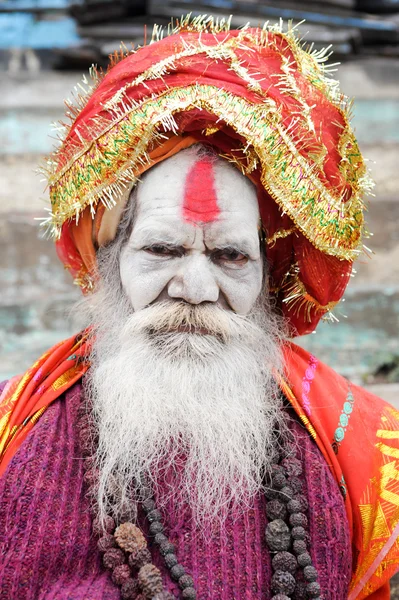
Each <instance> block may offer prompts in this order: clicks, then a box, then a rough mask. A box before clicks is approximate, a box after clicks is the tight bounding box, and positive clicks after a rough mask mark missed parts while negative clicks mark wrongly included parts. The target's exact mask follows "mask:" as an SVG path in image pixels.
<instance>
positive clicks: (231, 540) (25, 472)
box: [0, 384, 351, 600]
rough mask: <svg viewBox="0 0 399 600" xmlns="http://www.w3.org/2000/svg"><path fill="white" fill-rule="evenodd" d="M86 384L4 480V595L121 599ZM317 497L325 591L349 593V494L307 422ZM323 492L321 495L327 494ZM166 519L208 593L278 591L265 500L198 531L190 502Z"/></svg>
mask: <svg viewBox="0 0 399 600" xmlns="http://www.w3.org/2000/svg"><path fill="white" fill-rule="evenodd" d="M81 397H82V388H81V385H80V384H76V385H75V386H74V387H73V388H72V389H71V390H70V391H69V392H67V393H66V395H65V396H64V397H62V398H61V399H60V400H57V401H56V402H55V403H54V404H53V405H52V406H50V408H49V409H48V410H47V411H46V412H45V413H44V415H43V416H42V417H41V419H40V420H39V422H38V424H37V425H36V426H35V428H34V429H33V431H32V432H31V434H30V436H29V437H28V438H27V440H26V441H25V443H24V444H23V446H22V447H21V448H20V450H19V451H18V453H17V454H16V455H15V457H14V458H13V460H12V461H11V463H10V465H9V466H8V469H7V471H6V473H5V475H4V477H3V478H2V480H1V481H0V546H1V548H2V552H1V554H0V598H1V600H14V599H15V598H18V600H53V599H57V600H72V599H73V600H117V599H119V598H120V591H119V589H118V588H117V587H116V586H115V585H114V584H113V583H112V581H111V578H110V576H109V574H108V573H107V572H106V571H105V570H104V568H103V567H102V565H101V560H100V554H99V552H98V550H97V547H96V541H97V540H96V538H95V536H94V535H93V533H92V527H91V516H90V510H89V503H88V499H87V498H86V496H85V487H84V484H83V464H82V462H83V461H82V460H80V457H81V454H80V450H79V443H78V432H77V427H76V423H77V410H78V407H79V405H80V402H81ZM292 431H293V433H294V435H295V437H296V439H297V442H298V445H299V447H300V448H301V459H302V461H303V462H304V465H305V471H304V481H305V482H306V487H307V490H308V492H307V493H308V500H309V506H310V510H309V532H310V536H311V544H310V547H311V552H312V560H313V564H314V566H315V567H316V568H317V569H318V571H319V581H320V584H321V588H322V590H323V596H324V597H325V598H328V599H329V600H344V598H346V597H347V589H348V584H349V580H350V573H351V549H350V539H349V531H348V526H347V521H346V516H345V510H344V505H343V500H342V497H341V494H340V492H339V489H338V486H337V484H336V482H335V481H334V479H333V477H332V475H331V473H330V471H329V470H328V467H327V465H326V463H325V461H324V459H323V458H322V456H321V454H320V452H319V450H318V449H317V447H316V446H315V444H314V442H313V441H312V440H311V438H310V437H309V436H308V434H307V433H306V432H305V430H304V429H303V428H302V427H301V425H299V424H298V423H297V422H293V424H292ZM320 500H321V501H320ZM164 524H165V528H166V530H167V534H168V536H169V538H170V540H171V541H172V542H173V543H174V544H175V546H176V553H177V557H178V559H179V562H180V563H182V564H183V565H184V566H185V568H186V571H187V572H188V573H190V574H191V575H192V577H193V579H194V582H195V586H196V589H197V591H198V598H199V599H201V600H205V599H209V600H211V599H214V598H220V599H221V600H231V598H235V599H236V600H244V599H245V600H256V599H259V600H260V599H268V598H270V597H271V594H270V582H271V573H272V569H271V560H270V556H269V553H268V550H267V547H266V543H265V540H264V530H265V527H266V524H267V520H266V516H265V500H264V498H263V497H262V496H259V497H257V498H256V499H255V502H254V506H253V507H252V508H250V509H248V510H246V511H244V513H243V514H242V513H241V514H238V513H237V514H231V515H230V517H229V519H228V520H227V523H226V525H225V527H224V528H223V530H219V529H218V530H216V531H213V532H212V533H211V534H209V536H208V538H207V537H204V536H203V535H202V534H200V533H198V532H197V531H196V529H195V527H194V525H193V523H192V520H191V511H190V508H189V507H188V506H182V507H181V508H180V510H179V511H176V512H170V511H169V510H168V509H167V507H166V509H165V510H164ZM153 558H154V563H155V564H156V565H157V566H158V567H159V568H160V570H161V572H162V575H163V579H164V584H165V586H166V588H167V589H168V590H169V591H171V592H172V593H174V594H175V595H176V596H178V589H177V586H176V585H175V584H174V583H173V582H172V581H171V580H170V578H169V576H168V574H167V572H166V569H165V566H164V565H163V562H162V559H161V557H160V556H158V555H157V553H156V552H153Z"/></svg>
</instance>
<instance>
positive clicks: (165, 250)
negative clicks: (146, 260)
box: [143, 244, 184, 256]
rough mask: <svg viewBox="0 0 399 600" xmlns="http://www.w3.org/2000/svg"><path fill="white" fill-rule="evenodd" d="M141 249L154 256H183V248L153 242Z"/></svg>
mask: <svg viewBox="0 0 399 600" xmlns="http://www.w3.org/2000/svg"><path fill="white" fill-rule="evenodd" d="M143 250H145V252H148V253H149V254H153V255H154V256H183V254H184V249H183V248H180V247H175V246H166V245H163V244H153V245H152V246H147V247H146V248H143Z"/></svg>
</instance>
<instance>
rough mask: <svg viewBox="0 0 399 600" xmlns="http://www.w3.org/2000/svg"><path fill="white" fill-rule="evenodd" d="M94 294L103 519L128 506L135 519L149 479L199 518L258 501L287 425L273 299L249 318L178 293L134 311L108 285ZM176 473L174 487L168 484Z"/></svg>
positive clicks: (162, 495)
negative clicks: (180, 299)
mask: <svg viewBox="0 0 399 600" xmlns="http://www.w3.org/2000/svg"><path fill="white" fill-rule="evenodd" d="M91 302H92V303H93V302H94V305H95V314H96V331H95V334H96V339H95V342H94V349H93V353H92V357H91V361H92V367H91V370H90V375H89V377H88V378H87V381H86V392H87V394H88V397H89V399H90V402H91V404H92V406H93V414H94V419H95V425H96V428H97V429H98V436H99V444H98V450H97V463H98V467H99V470H100V482H99V489H98V506H99V511H100V517H103V516H105V514H112V515H113V516H114V517H116V518H118V517H120V516H121V514H124V515H125V514H126V508H127V507H128V512H130V518H133V519H134V518H135V516H136V505H137V500H138V499H139V498H140V493H141V492H140V487H141V486H142V484H143V482H144V481H146V482H149V484H150V486H151V487H152V491H153V492H154V493H155V495H156V496H157V498H158V502H160V503H161V504H166V503H169V504H168V505H169V506H171V504H170V503H173V505H174V504H175V503H181V502H189V504H190V506H191V509H192V514H193V518H194V520H195V521H196V523H197V524H198V525H199V526H200V525H201V524H204V523H207V524H208V525H209V524H210V523H212V522H214V521H220V520H223V519H224V518H225V516H226V514H227V510H228V509H229V508H232V507H233V506H234V508H235V509H237V507H238V508H240V507H242V508H244V507H245V506H248V505H250V504H251V501H252V500H253V497H254V496H255V494H256V493H257V492H259V491H261V490H262V489H263V486H264V478H265V473H267V472H268V471H269V469H270V467H271V463H272V460H273V458H274V456H275V432H276V429H279V430H280V432H281V431H284V429H285V423H284V417H283V411H282V405H281V401H280V399H279V394H278V391H277V386H276V383H275V379H274V374H275V372H278V371H280V369H281V353H280V343H279V339H278V333H279V330H280V325H279V322H278V321H276V319H275V318H274V317H272V316H271V313H270V312H269V311H268V312H266V311H265V309H264V307H262V308H260V307H259V308H258V309H256V310H255V311H254V312H253V314H251V315H250V316H249V317H242V316H239V315H236V314H234V313H232V312H230V311H227V310H224V309H221V308H218V307H215V306H212V305H204V306H202V305H200V306H198V307H192V306H190V305H187V304H183V303H176V302H166V303H165V302H163V303H157V304H155V305H152V306H150V307H148V308H145V309H143V310H140V311H139V312H137V313H133V314H132V311H131V308H130V306H129V303H128V302H127V300H126V298H121V297H120V296H119V297H118V299H116V297H115V291H113V290H111V289H109V288H108V289H107V286H106V285H105V284H104V286H103V289H102V290H100V291H99V292H97V293H96V295H95V297H94V298H92V300H91ZM268 315H269V316H268ZM178 327H183V331H176V328H178ZM190 329H191V331H189V330H190ZM195 329H197V330H198V329H202V333H201V334H199V333H194V332H193V331H194V330H195ZM205 330H206V331H208V332H209V334H206V333H205ZM173 471H176V472H177V474H176V481H175V485H173V483H172V485H169V487H165V485H164V483H165V473H170V472H173ZM160 488H162V491H161V489H160ZM116 490H117V491H116Z"/></svg>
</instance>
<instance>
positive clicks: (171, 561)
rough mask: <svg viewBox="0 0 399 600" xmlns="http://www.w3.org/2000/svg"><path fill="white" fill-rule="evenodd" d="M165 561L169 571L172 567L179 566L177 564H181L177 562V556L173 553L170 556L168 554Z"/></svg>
mask: <svg viewBox="0 0 399 600" xmlns="http://www.w3.org/2000/svg"><path fill="white" fill-rule="evenodd" d="M164 561H165V565H166V568H167V569H171V568H172V567H174V566H175V565H177V563H178V562H179V561H178V560H177V556H176V554H174V553H173V552H171V553H170V554H167V555H166V556H165V557H164Z"/></svg>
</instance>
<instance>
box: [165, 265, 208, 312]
mask: <svg viewBox="0 0 399 600" xmlns="http://www.w3.org/2000/svg"><path fill="white" fill-rule="evenodd" d="M168 295H169V297H170V298H174V299H179V300H184V301H185V302H188V303H189V304H201V303H202V302H217V301H218V299H219V285H218V283H217V281H216V279H215V276H214V274H213V273H212V264H211V263H210V262H209V259H208V258H207V257H206V256H204V255H201V256H195V257H194V256H191V257H187V259H186V261H185V262H184V265H182V267H181V270H180V271H179V273H177V274H176V275H175V276H174V277H173V279H172V280H171V281H170V282H169V285H168Z"/></svg>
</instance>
